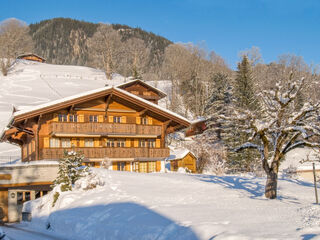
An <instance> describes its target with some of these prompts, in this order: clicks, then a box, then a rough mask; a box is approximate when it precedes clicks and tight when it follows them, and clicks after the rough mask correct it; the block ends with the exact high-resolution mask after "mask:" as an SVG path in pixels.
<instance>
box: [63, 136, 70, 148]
mask: <svg viewBox="0 0 320 240" xmlns="http://www.w3.org/2000/svg"><path fill="white" fill-rule="evenodd" d="M61 146H62V147H63V148H69V147H71V141H70V139H69V138H61Z"/></svg>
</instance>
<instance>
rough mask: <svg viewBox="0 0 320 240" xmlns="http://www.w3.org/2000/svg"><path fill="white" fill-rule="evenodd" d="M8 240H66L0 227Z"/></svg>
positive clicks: (9, 227) (39, 233)
mask: <svg viewBox="0 0 320 240" xmlns="http://www.w3.org/2000/svg"><path fill="white" fill-rule="evenodd" d="M1 228H2V229H3V230H4V232H5V233H6V236H7V238H9V240H22V239H23V240H67V239H65V238H59V237H57V236H54V235H53V234H48V233H41V232H36V231H33V230H30V229H23V228H20V227H15V226H14V225H6V226H1Z"/></svg>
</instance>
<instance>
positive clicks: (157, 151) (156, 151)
mask: <svg viewBox="0 0 320 240" xmlns="http://www.w3.org/2000/svg"><path fill="white" fill-rule="evenodd" d="M65 150H67V151H76V152H81V153H83V154H84V156H85V157H86V158H101V159H103V158H134V159H142V158H143V159H144V158H146V159H147V158H149V159H158V158H166V157H168V156H169V155H170V150H169V148H125V147H124V148H108V147H96V148H89V147H87V148H85V147H83V148H79V147H76V148H44V149H41V150H40V159H60V158H63V156H64V151H65Z"/></svg>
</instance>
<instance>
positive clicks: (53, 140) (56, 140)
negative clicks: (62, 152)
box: [50, 138, 60, 148]
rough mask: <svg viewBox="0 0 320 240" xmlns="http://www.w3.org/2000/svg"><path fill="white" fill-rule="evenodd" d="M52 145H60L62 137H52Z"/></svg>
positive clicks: (52, 146) (53, 146)
mask: <svg viewBox="0 0 320 240" xmlns="http://www.w3.org/2000/svg"><path fill="white" fill-rule="evenodd" d="M50 147H51V148H55V147H60V139H59V138H50Z"/></svg>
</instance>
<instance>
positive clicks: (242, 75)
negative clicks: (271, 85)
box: [233, 55, 258, 110]
mask: <svg viewBox="0 0 320 240" xmlns="http://www.w3.org/2000/svg"><path fill="white" fill-rule="evenodd" d="M253 86H254V82H253V78H252V72H251V65H250V62H249V60H248V57H247V56H246V55H245V56H243V58H242V61H241V62H240V63H238V71H237V75H236V78H235V81H234V88H233V93H234V97H235V98H236V103H237V106H238V107H240V108H243V109H249V110H255V109H257V107H258V106H257V101H256V98H255V92H254V88H253Z"/></svg>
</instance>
